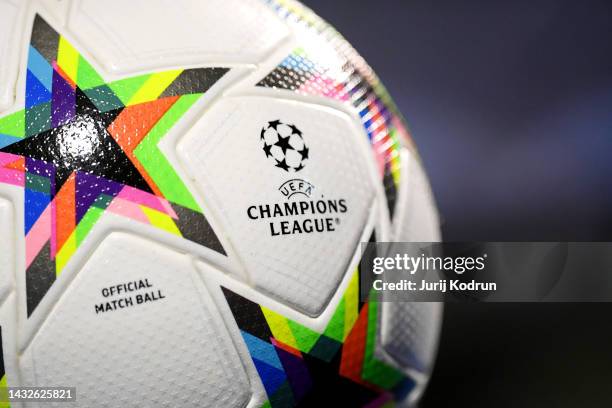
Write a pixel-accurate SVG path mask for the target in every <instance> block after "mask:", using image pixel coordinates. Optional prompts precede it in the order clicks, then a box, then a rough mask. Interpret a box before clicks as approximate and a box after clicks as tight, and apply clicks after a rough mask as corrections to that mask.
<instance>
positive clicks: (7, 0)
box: [0, 0, 25, 112]
mask: <svg viewBox="0 0 612 408" xmlns="http://www.w3.org/2000/svg"><path fill="white" fill-rule="evenodd" d="M24 5H25V1H19V0H0V112H2V111H3V110H4V109H5V108H7V107H8V106H9V104H10V103H12V102H13V97H14V89H15V80H16V78H13V76H14V75H12V73H13V72H16V71H17V66H18V65H19V61H17V60H13V59H12V58H11V57H12V56H14V55H15V51H16V49H17V46H18V39H19V38H20V37H21V32H20V31H19V27H20V26H19V18H18V16H19V14H20V8H21V7H23V6H24Z"/></svg>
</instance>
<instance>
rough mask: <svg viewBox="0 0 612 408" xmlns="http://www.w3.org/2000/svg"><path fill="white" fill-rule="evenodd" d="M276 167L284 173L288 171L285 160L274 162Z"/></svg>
mask: <svg viewBox="0 0 612 408" xmlns="http://www.w3.org/2000/svg"><path fill="white" fill-rule="evenodd" d="M276 167H279V168H281V169H283V170H285V171H287V172H288V171H289V166H288V165H287V162H286V161H285V159H283V160H278V159H277V160H276Z"/></svg>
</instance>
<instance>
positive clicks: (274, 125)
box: [268, 119, 281, 130]
mask: <svg viewBox="0 0 612 408" xmlns="http://www.w3.org/2000/svg"><path fill="white" fill-rule="evenodd" d="M280 124H281V121H280V120H278V119H277V120H273V121H270V122H268V125H269V127H271V128H272V129H274V130H276V127H277V126H278V125H280Z"/></svg>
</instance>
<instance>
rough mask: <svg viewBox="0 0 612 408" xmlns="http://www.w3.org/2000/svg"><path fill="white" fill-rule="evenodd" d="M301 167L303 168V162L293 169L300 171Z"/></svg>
mask: <svg viewBox="0 0 612 408" xmlns="http://www.w3.org/2000/svg"><path fill="white" fill-rule="evenodd" d="M303 168H304V163H300V165H299V166H297V167H296V168H295V171H300V170H302V169H303Z"/></svg>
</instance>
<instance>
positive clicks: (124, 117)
mask: <svg viewBox="0 0 612 408" xmlns="http://www.w3.org/2000/svg"><path fill="white" fill-rule="evenodd" d="M227 71H228V69H226V68H200V69H187V70H181V69H178V70H172V71H165V72H155V73H151V74H145V75H139V76H136V77H132V78H127V79H122V80H119V81H115V82H110V83H107V82H105V81H104V80H103V79H102V77H101V76H100V74H98V73H97V72H96V70H95V69H94V68H93V66H92V65H91V64H90V63H89V62H88V61H87V60H86V59H85V58H84V57H83V55H81V54H80V53H79V52H78V51H77V50H76V49H75V48H74V47H73V46H72V44H70V42H69V41H68V40H67V39H66V37H64V36H62V35H60V34H59V33H58V32H56V31H55V30H54V29H53V28H52V27H51V26H50V25H49V24H48V23H47V22H46V21H45V20H44V19H43V18H42V17H40V16H36V18H35V21H34V25H33V29H32V37H31V42H30V47H29V55H28V65H27V77H26V89H25V109H23V110H21V111H19V112H16V113H13V114H11V115H9V116H6V117H3V118H0V183H6V184H11V185H15V186H18V187H21V188H23V189H24V203H25V208H24V213H25V219H24V225H25V231H24V234H25V242H26V251H25V252H26V291H27V307H28V316H29V315H31V314H32V312H33V311H34V309H35V308H36V307H37V306H38V304H39V302H40V301H41V299H42V298H43V297H44V295H45V294H46V293H47V292H48V290H49V289H50V287H51V286H52V284H53V283H54V282H55V280H56V279H57V277H58V276H59V275H60V274H61V272H62V270H63V269H64V268H65V266H66V264H67V263H68V261H69V260H70V259H71V257H72V256H73V255H74V254H75V252H76V251H77V249H78V248H79V246H80V245H81V244H82V243H83V241H84V240H85V238H86V237H87V235H88V233H89V232H90V231H91V230H92V228H93V226H94V225H95V224H96V223H97V221H98V220H99V219H100V217H101V216H102V215H103V214H104V213H105V212H110V213H114V214H117V215H121V216H124V217H128V218H130V219H132V220H135V221H138V222H142V223H145V224H150V225H153V226H155V227H157V228H160V229H162V230H164V231H167V232H168V233H171V234H175V235H177V236H181V237H184V238H186V239H188V240H190V241H193V242H195V243H198V244H201V245H203V246H205V247H207V248H210V249H212V250H214V251H216V252H218V253H221V254H225V251H224V249H223V247H222V245H221V243H220V241H219V239H218V238H217V236H216V235H215V233H214V232H213V230H212V228H211V227H210V225H209V223H208V221H207V220H206V218H205V217H204V215H203V214H202V209H201V208H200V206H199V205H198V204H197V202H196V200H195V199H194V197H193V196H192V194H191V193H190V192H189V190H188V188H187V187H186V186H185V184H184V183H183V182H182V181H181V178H180V177H179V176H178V175H177V173H176V172H175V170H174V169H173V167H172V165H171V164H170V163H169V162H168V160H167V159H166V158H165V156H164V155H163V154H162V153H161V151H160V150H159V149H158V143H159V142H160V140H161V139H162V138H163V137H164V136H165V135H166V134H167V132H168V131H169V130H170V129H171V128H172V127H173V126H174V125H175V124H176V123H177V122H178V121H179V120H180V119H181V117H182V116H183V115H184V114H185V113H186V112H187V111H188V110H189V109H190V108H191V107H192V106H193V105H194V104H195V103H196V102H197V101H198V100H199V99H200V98H201V97H202V95H203V94H204V93H205V92H206V91H207V90H208V89H209V88H210V87H212V86H213V84H215V83H216V82H217V81H218V80H219V79H221V77H223V76H224V75H225V74H226V73H227Z"/></svg>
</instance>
